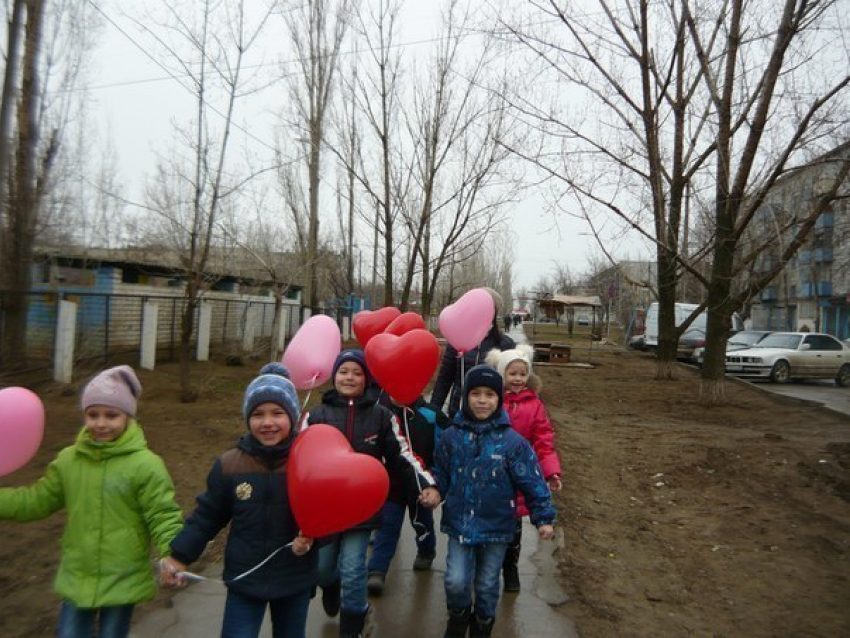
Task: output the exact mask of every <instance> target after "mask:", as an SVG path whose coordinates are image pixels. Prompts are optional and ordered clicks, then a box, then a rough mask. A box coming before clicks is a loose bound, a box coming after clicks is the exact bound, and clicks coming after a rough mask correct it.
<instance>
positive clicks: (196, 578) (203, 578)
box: [176, 541, 292, 585]
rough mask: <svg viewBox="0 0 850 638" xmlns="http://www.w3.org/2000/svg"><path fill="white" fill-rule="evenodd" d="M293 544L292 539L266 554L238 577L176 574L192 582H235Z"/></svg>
mask: <svg viewBox="0 0 850 638" xmlns="http://www.w3.org/2000/svg"><path fill="white" fill-rule="evenodd" d="M291 546H292V541H290V542H288V543H287V544H286V545H282V546H281V547H278V548H277V549H276V550H274V551H273V552H272V553H271V554H269V555H268V556H266V557H265V558H264V559H263V560H261V561H260V562H259V563H257V564H256V565H254V566H253V567H252V568H251V569H249V570H248V571H247V572H242V573H241V574H239V575H238V576H237V577H236V578H230V579H228V580H223V579H221V578H209V577H207V576H201V575H200V574H195V573H193V572H177V574H176V576H177V577H178V578H181V579H184V580H187V581H189V582H192V583H200V582H202V581H207V582H210V583H221V584H222V585H227V584H228V583H235V582H236V581H237V580H242V579H243V578H245V577H246V576H249V575H250V574H253V573H254V572H255V571H257V570H258V569H260V567H262V566H263V565H265V564H266V563H268V562H269V561H270V560H271V559H272V558H274V557H275V556H276V555H277V554H278V552H280V551H281V550H284V549H286V548H287V547H291Z"/></svg>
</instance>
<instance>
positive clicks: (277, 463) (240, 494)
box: [162, 363, 318, 638]
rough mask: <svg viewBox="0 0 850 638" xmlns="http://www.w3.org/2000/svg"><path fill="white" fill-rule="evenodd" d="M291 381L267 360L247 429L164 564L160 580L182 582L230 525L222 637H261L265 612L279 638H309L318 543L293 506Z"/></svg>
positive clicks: (215, 470) (253, 391)
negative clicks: (304, 531) (304, 529)
mask: <svg viewBox="0 0 850 638" xmlns="http://www.w3.org/2000/svg"><path fill="white" fill-rule="evenodd" d="M288 376H289V372H288V371H287V369H286V368H285V367H284V366H283V365H281V364H279V363H269V364H267V365H265V366H264V367H263V368H262V370H260V376H258V377H257V378H255V379H254V380H253V381H251V383H250V384H249V385H248V387H247V388H246V389H245V398H244V400H243V403H242V415H243V417H244V418H245V422H246V424H247V426H248V432H247V433H246V434H244V435H243V436H242V438H240V439H239V441H238V443H237V444H236V447H234V448H233V449H231V450H228V451H227V452H225V453H224V454H222V455H221V456H220V457H218V459H216V461H215V463H214V464H213V467H212V469H211V470H210V473H209V476H208V477H207V490H206V492H204V493H203V494H201V495H200V496H199V497H198V505H197V507H196V508H195V511H194V512H193V513H192V515H191V516H190V517H189V518H188V520H187V521H186V525H185V527H184V528H183V530H182V531H181V532H180V533H179V534H178V535H177V537H176V538H175V539H174V540H173V541H172V542H171V557H169V558H166V559H165V560H164V561H163V568H162V581H163V583H164V584H166V585H175V584H178V583H179V582H180V576H179V574H180V573H181V572H183V571H185V569H186V566H187V565H189V564H190V563H192V562H194V561H195V560H197V559H198V557H199V556H200V555H201V552H203V550H204V548H206V546H207V543H209V541H211V540H212V539H213V538H215V536H216V534H218V532H219V531H221V530H222V529H224V527H226V526H227V524H228V523H229V524H230V533H229V534H228V537H227V545H226V547H225V550H224V582H225V584H226V585H227V600H226V602H225V607H224V620H223V622H222V627H221V635H222V636H223V637H224V638H227V637H230V636H258V635H259V633H260V627H261V625H262V623H263V617H264V616H265V613H266V607H268V608H269V610H270V611H271V618H272V630H273V635H274V636H275V637H278V636H281V637H284V636H286V637H289V636H300V637H303V636H304V635H305V633H306V626H307V609H308V607H309V605H310V595H311V593H312V589H313V586H314V585H315V584H316V581H317V580H318V552H317V551H316V550H313V551H310V550H311V549H312V547H313V539H310V538H306V537H304V536H302V535H301V534H300V533H299V531H298V524H297V523H296V521H295V517H294V516H293V514H292V508H291V507H290V505H289V492H288V490H287V480H286V478H287V476H286V465H287V460H288V459H289V451H290V449H291V448H292V444H293V442H294V441H295V438H296V434H295V427H296V425H297V424H298V419H299V417H300V412H301V410H300V407H299V403H298V394H297V392H296V391H295V386H293V385H292V382H291V381H290V380H289V378H288Z"/></svg>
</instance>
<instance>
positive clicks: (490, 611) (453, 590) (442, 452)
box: [422, 365, 555, 636]
mask: <svg viewBox="0 0 850 638" xmlns="http://www.w3.org/2000/svg"><path fill="white" fill-rule="evenodd" d="M463 388H464V390H463V398H462V402H461V409H460V412H458V414H457V416H456V417H455V420H454V424H453V427H451V428H449V429H448V430H446V431H445V432H443V434H442V436H441V437H440V442H439V444H438V445H437V451H436V454H435V459H434V467H433V471H432V474H433V476H434V479H435V480H436V482H437V486H436V488H428V489H426V490H424V492H423V494H422V502H423V503H424V504H426V505H429V506H431V507H436V506H437V505H438V504H439V503H440V495H443V496H444V498H445V505H444V508H443V517H442V522H441V524H440V529H441V531H443V532H444V533H445V534H448V536H449V546H448V557H447V559H446V580H445V587H446V604H447V606H448V610H449V622H448V628H447V629H446V633H445V636H465V635H466V631H467V629H469V630H470V634H469V635H470V636H489V635H490V633H491V632H492V630H493V623H494V620H495V616H496V604H497V603H498V601H499V590H500V586H499V579H500V575H501V570H502V562H503V560H504V558H505V551H506V549H507V547H508V544H509V543H510V542H511V540H512V539H513V536H514V533H515V531H516V530H515V522H514V515H515V510H516V493H517V492H520V493H521V494H523V496H524V497H525V501H526V506H527V507H528V509H529V511H530V514H531V522H532V523H533V524H534V525H535V526H537V528H538V531H539V533H540V538H543V539H548V538H552V537H553V536H554V528H553V527H552V525H553V523H554V521H555V509H554V507H553V505H552V502H551V500H550V496H549V488H548V487H547V485H546V481H545V480H544V479H543V475H542V473H541V471H540V464H539V463H538V462H537V457H535V455H534V450H533V449H532V448H531V445H530V444H529V443H528V441H526V440H525V439H524V438H523V437H522V436H521V435H520V434H518V433H517V432H516V431H514V430H513V429H511V424H510V420H509V419H508V417H507V415H506V414H505V412H504V410H502V390H503V387H502V377H501V376H500V375H499V373H498V372H497V371H496V369H495V368H492V367H491V366H488V365H479V366H475V367H474V368H472V369H471V370H470V371H469V372H468V373H467V374H466V379H465V380H464V386H463ZM473 583H474V587H475V600H474V607H473V591H472V590H473ZM473 612H474V613H473Z"/></svg>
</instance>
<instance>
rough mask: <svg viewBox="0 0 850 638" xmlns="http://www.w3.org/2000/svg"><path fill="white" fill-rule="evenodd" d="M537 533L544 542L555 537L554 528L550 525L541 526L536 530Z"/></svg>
mask: <svg viewBox="0 0 850 638" xmlns="http://www.w3.org/2000/svg"><path fill="white" fill-rule="evenodd" d="M537 533H538V534H540V538H542V539H543V540H544V541H548V540H549V539H551V538H554V537H555V528H554V527H553V526H552V525H541V526H540V527H538V528H537Z"/></svg>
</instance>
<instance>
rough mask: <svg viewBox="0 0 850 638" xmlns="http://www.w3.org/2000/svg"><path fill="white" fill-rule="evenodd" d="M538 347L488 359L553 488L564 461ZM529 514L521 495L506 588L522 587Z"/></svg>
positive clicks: (511, 413)
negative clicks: (544, 393) (537, 368)
mask: <svg viewBox="0 0 850 638" xmlns="http://www.w3.org/2000/svg"><path fill="white" fill-rule="evenodd" d="M533 356H534V349H533V348H532V347H531V346H528V345H519V346H517V347H516V348H513V349H511V350H504V351H502V350H491V351H490V352H489V353H488V355H487V363H489V364H490V365H492V366H493V367H494V368H496V369H497V370H498V371H499V374H501V375H502V378H503V379H504V382H505V397H504V409H505V411H506V412H507V413H508V417H510V420H511V427H512V428H513V429H514V430H516V431H517V432H518V433H519V434H521V435H522V436H523V437H525V438H526V439H527V440H528V441H529V443H531V446H532V447H533V448H534V453H535V454H536V455H537V460H538V462H539V463H540V469H541V470H542V471H543V477H544V478H545V479H546V482H547V483H548V484H549V489H550V490H552V491H555V492H559V491H560V490H561V462H560V460H558V453H557V452H556V451H555V430H554V429H553V428H552V423H551V422H550V421H549V417H548V416H547V414H546V406H544V405H543V402H542V401H541V400H540V397H539V396H537V393H538V392H539V391H540V387H541V383H540V378H539V377H538V376H537V375H536V374H534V373H533V372H532V371H531V361H532V359H533ZM527 515H528V509H527V508H526V507H525V501H524V500H523V498H522V495H521V494H518V495H517V519H516V533H515V534H514V539H513V542H512V543H511V544H510V545H509V546H508V551H507V552H505V561H504V563H503V565H502V575H503V576H504V581H505V591H506V592H518V591H519V589H520V583H519V570H518V568H517V563H518V561H519V553H520V549H521V542H522V517H523V516H527Z"/></svg>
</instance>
